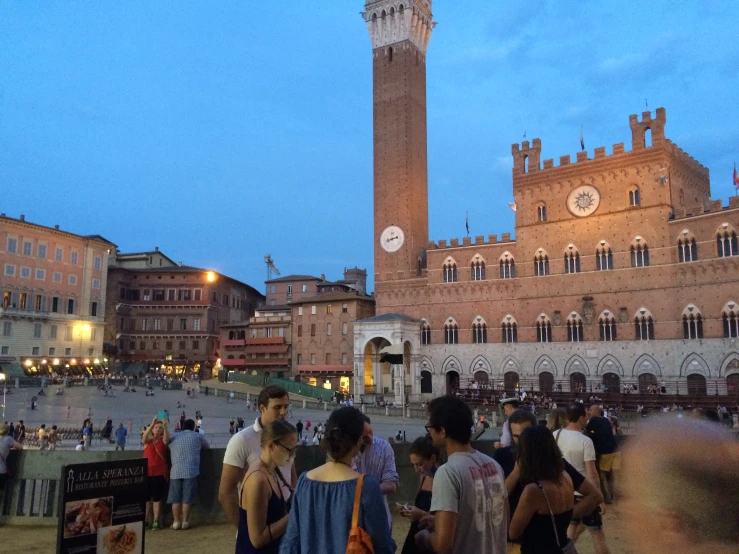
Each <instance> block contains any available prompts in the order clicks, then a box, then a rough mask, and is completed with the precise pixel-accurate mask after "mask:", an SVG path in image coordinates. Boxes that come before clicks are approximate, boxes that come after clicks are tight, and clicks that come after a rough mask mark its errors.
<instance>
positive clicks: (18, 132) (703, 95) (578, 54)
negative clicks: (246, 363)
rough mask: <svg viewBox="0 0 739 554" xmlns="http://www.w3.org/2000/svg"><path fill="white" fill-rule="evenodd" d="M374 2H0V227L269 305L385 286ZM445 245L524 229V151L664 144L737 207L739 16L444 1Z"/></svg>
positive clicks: (432, 62)
mask: <svg viewBox="0 0 739 554" xmlns="http://www.w3.org/2000/svg"><path fill="white" fill-rule="evenodd" d="M362 9H363V2H362V1H361V0H358V1H350V0H341V1H340V2H330V3H315V2H310V3H309V2H302V1H298V0H293V1H291V2H259V3H257V2H253V1H247V0H241V1H238V2H236V1H222V2H133V1H132V2H125V3H124V2H117V3H113V2H98V3H90V2H61V1H60V2H35V3H34V2H11V1H8V0H0V191H1V192H2V201H1V202H0V211H2V212H6V213H7V214H8V215H11V216H14V217H17V216H18V215H19V214H21V213H23V214H25V215H26V218H27V219H29V220H31V221H34V222H37V223H41V224H46V225H54V224H59V225H60V226H61V227H62V228H63V229H67V230H70V231H72V232H77V233H82V234H91V233H98V234H102V235H104V236H105V237H107V238H108V239H110V240H112V241H113V242H115V243H117V244H118V245H119V246H120V247H121V249H122V250H123V251H129V252H130V251H141V250H148V249H151V248H153V247H154V246H155V245H156V246H159V248H160V249H161V250H163V251H164V252H165V253H167V254H168V255H169V256H170V257H172V258H173V259H175V260H176V261H183V262H185V263H187V264H191V265H198V266H202V267H208V268H213V269H216V270H218V271H222V272H224V273H226V274H227V275H230V276H233V277H235V278H238V279H241V280H244V281H246V282H248V283H249V284H251V285H253V286H255V287H257V288H259V289H260V290H263V289H264V285H263V281H264V278H265V266H264V263H263V256H264V254H268V253H269V254H271V255H272V257H273V258H274V259H275V263H276V265H277V267H278V268H279V269H280V270H281V271H282V272H283V274H287V273H310V274H316V275H317V274H320V273H325V274H326V275H327V277H328V278H340V276H341V271H342V270H343V268H344V267H345V266H354V265H358V266H359V267H367V268H368V270H369V272H370V274H371V273H372V258H373V245H372V66H371V49H370V43H369V38H368V36H367V31H366V28H365V26H364V22H363V21H362V19H361V17H360V16H359V12H360V11H362ZM433 11H434V19H435V20H436V21H438V26H437V27H436V29H435V31H434V33H433V35H432V37H431V43H430V46H429V52H428V57H427V84H428V97H427V102H428V150H429V156H428V159H429V204H430V206H429V212H430V213H429V216H430V219H429V221H430V235H431V236H430V238H431V239H432V240H438V239H449V238H453V237H461V236H463V235H464V219H465V213H466V212H469V220H470V234H471V235H473V236H474V235H477V234H485V235H487V234H489V233H497V234H498V235H500V234H501V233H504V232H513V213H512V212H511V211H510V209H509V208H508V206H507V202H509V201H511V200H512V193H511V178H510V175H511V165H512V162H511V156H510V147H511V144H512V143H514V142H520V141H521V140H522V137H523V134H524V132H526V136H527V138H529V139H532V138H534V137H539V138H541V140H542V147H543V152H542V159H546V158H555V159H558V157H559V156H560V155H564V154H568V153H569V154H572V155H573V158H574V154H575V153H576V152H577V150H579V144H578V141H579V135H580V127H581V125H582V126H583V127H584V133H585V143H586V148H587V149H588V150H589V151H590V152H591V154H592V150H593V148H595V147H597V146H607V147H608V152H609V153H610V148H611V145H612V144H614V143H618V142H625V143H626V144H627V148H628V147H629V141H630V131H629V127H628V116H629V114H632V113H641V112H642V111H643V110H644V109H645V99H646V100H648V103H649V108H651V109H652V110H654V109H655V108H657V107H659V106H664V107H665V108H666V109H667V121H668V122H667V127H666V133H667V136H668V137H669V138H671V139H672V140H673V141H674V142H676V143H677V144H678V145H680V146H681V147H682V148H683V149H685V150H686V151H687V152H689V153H690V154H691V155H692V156H694V157H695V158H696V159H698V160H699V161H701V162H702V163H703V164H704V165H706V166H707V167H708V168H709V169H710V171H711V177H712V196H713V198H722V199H724V201H725V202H726V198H727V197H728V196H729V195H730V194H732V193H733V187H732V184H731V171H732V168H733V162H734V160H735V159H736V158H739V102H737V98H739V77H738V75H739V67H738V66H737V65H738V64H737V60H739V40H737V35H736V29H737V25H736V23H737V21H739V14H738V13H737V12H738V11H739V4H738V3H737V2H736V1H730V0H724V1H712V2H674V1H645V2H589V3H585V2H566V1H557V2H555V1H552V2H535V1H532V2H527V3H525V8H524V4H522V3H520V2H513V1H508V2H498V1H492V0H488V1H482V0H480V1H472V0H468V1H467V2H464V3H461V2H458V1H452V0H436V1H435V2H434V8H433Z"/></svg>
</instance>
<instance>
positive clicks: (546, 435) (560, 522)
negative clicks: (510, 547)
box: [509, 425, 575, 554]
mask: <svg viewBox="0 0 739 554" xmlns="http://www.w3.org/2000/svg"><path fill="white" fill-rule="evenodd" d="M517 462H518V466H519V468H520V482H521V485H523V487H524V489H523V493H522V494H521V500H520V501H519V502H518V506H517V508H516V513H514V514H513V516H512V518H511V527H510V529H509V538H510V539H511V540H514V541H517V542H520V543H521V554H559V553H561V552H562V547H564V546H565V544H566V543H567V540H568V539H567V526H568V525H569V523H570V518H571V517H572V508H573V506H574V492H575V491H574V489H573V486H572V479H570V476H569V475H568V474H567V472H565V470H564V461H563V459H562V453H561V452H560V451H559V447H558V446H557V443H556V442H555V440H554V437H553V436H552V433H551V431H549V429H547V428H546V427H544V426H541V425H537V426H535V427H529V428H528V429H526V430H524V432H523V433H521V437H520V438H519V440H518V460H517Z"/></svg>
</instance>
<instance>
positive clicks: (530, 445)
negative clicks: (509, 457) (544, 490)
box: [518, 425, 565, 486]
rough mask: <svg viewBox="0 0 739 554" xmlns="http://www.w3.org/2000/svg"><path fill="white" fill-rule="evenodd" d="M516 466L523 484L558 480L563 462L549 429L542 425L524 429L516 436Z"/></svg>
mask: <svg viewBox="0 0 739 554" xmlns="http://www.w3.org/2000/svg"><path fill="white" fill-rule="evenodd" d="M518 466H519V468H521V476H520V478H519V481H520V482H521V484H522V485H524V486H525V485H528V484H529V483H535V482H537V481H554V482H559V480H560V479H561V478H562V472H563V471H564V469H565V464H564V461H563V459H562V452H560V450H559V447H558V446H557V442H556V441H555V440H554V436H553V435H552V432H551V431H550V430H549V429H547V428H546V427H544V426H543V425H535V426H534V427H529V428H527V429H524V431H523V433H521V436H520V437H519V438H518Z"/></svg>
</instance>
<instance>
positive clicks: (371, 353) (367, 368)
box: [364, 337, 393, 394]
mask: <svg viewBox="0 0 739 554" xmlns="http://www.w3.org/2000/svg"><path fill="white" fill-rule="evenodd" d="M389 345H390V341H389V340H387V339H386V338H384V337H375V338H373V339H371V340H369V341H368V342H367V344H366V345H365V347H364V390H365V392H366V393H375V394H383V393H385V392H387V393H389V394H392V392H393V374H392V369H391V368H390V364H389V363H387V362H382V363H381V362H380V350H382V349H383V348H385V347H386V346H389Z"/></svg>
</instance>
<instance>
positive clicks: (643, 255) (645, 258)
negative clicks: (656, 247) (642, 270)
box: [631, 237, 649, 267]
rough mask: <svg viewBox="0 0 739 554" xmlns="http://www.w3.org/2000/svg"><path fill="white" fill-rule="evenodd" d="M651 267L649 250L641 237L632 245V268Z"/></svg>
mask: <svg viewBox="0 0 739 554" xmlns="http://www.w3.org/2000/svg"><path fill="white" fill-rule="evenodd" d="M648 265H649V248H647V243H646V242H645V241H644V239H643V238H641V237H636V238H635V239H634V241H633V242H632V243H631V267H647V266H648Z"/></svg>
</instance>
